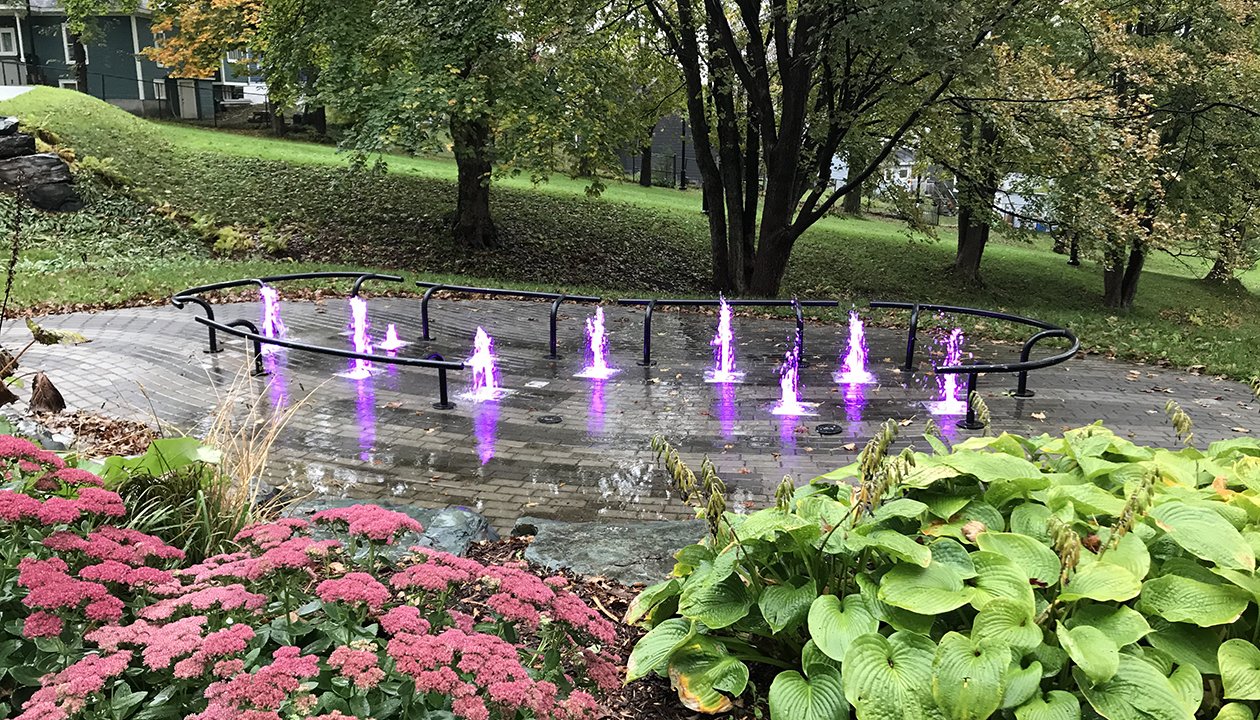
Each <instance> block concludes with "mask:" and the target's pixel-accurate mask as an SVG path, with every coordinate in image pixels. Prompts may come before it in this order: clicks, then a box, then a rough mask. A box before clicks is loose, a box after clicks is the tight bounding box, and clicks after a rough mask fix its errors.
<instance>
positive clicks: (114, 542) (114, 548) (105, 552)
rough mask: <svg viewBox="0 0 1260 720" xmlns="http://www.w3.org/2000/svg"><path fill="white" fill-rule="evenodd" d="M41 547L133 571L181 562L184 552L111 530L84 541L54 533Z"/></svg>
mask: <svg viewBox="0 0 1260 720" xmlns="http://www.w3.org/2000/svg"><path fill="white" fill-rule="evenodd" d="M89 490H92V488H85V489H84V490H82V491H81V492H80V497H82V494H83V493H85V492H88V491H89ZM102 492H107V491H102ZM53 499H55V498H53ZM44 546H45V547H47V548H49V549H50V550H56V551H57V552H60V553H67V552H79V553H83V554H84V555H86V556H87V557H90V558H95V559H97V560H113V561H114V562H119V563H123V564H125V565H132V566H135V567H139V566H141V565H144V564H146V563H147V562H148V561H149V560H151V559H152V560H183V559H184V551H183V550H180V549H178V548H173V547H171V546H170V545H167V544H166V543H165V542H162V540H161V538H157V537H154V536H152V535H146V534H145V533H142V532H140V531H138V530H131V529H128V528H117V527H110V526H106V527H102V528H98V529H96V530H93V531H92V532H91V533H89V534H88V536H87V537H86V538H83V537H80V536H78V535H75V534H74V533H72V532H57V533H53V534H52V535H49V536H48V537H47V538H45V539H44Z"/></svg>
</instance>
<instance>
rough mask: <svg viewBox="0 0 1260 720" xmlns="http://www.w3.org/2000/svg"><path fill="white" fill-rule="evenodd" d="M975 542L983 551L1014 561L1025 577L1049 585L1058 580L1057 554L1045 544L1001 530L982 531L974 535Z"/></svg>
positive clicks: (1059, 566)
mask: <svg viewBox="0 0 1260 720" xmlns="http://www.w3.org/2000/svg"><path fill="white" fill-rule="evenodd" d="M976 544H978V545H979V546H980V549H981V550H984V551H985V552H992V553H997V554H998V555H1003V556H1005V557H1007V558H1009V559H1010V560H1012V561H1013V562H1014V563H1015V566H1016V567H1018V568H1019V569H1020V570H1021V571H1022V572H1023V573H1024V575H1025V576H1026V577H1028V578H1030V579H1032V580H1036V581H1037V582H1038V583H1040V584H1041V585H1043V586H1046V587H1049V586H1051V585H1054V584H1055V583H1057V582H1059V571H1060V570H1061V569H1062V566H1061V565H1060V564H1059V556H1058V555H1055V554H1054V551H1053V550H1051V549H1050V548H1049V547H1047V546H1046V545H1044V544H1042V543H1040V542H1038V541H1037V540H1035V539H1033V538H1030V537H1028V536H1027V535H1018V534H1016V533H1003V532H983V533H980V534H979V535H978V536H976Z"/></svg>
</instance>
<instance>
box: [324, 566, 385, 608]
mask: <svg viewBox="0 0 1260 720" xmlns="http://www.w3.org/2000/svg"><path fill="white" fill-rule="evenodd" d="M315 594H316V595H318V596H319V599H320V600H323V601H324V602H338V601H340V602H344V603H349V604H351V605H366V606H368V608H370V609H372V610H377V609H380V607H381V606H382V605H384V604H385V603H386V602H387V601H388V600H389V588H387V587H385V586H384V585H382V584H381V583H380V581H378V580H377V579H376V578H374V577H372V576H371V575H369V574H368V573H364V572H352V573H347V574H345V575H343V576H342V577H339V578H336V579H333V580H325V581H323V582H321V583H320V584H319V586H318V587H316V588H315Z"/></svg>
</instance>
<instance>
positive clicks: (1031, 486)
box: [984, 473, 1058, 508]
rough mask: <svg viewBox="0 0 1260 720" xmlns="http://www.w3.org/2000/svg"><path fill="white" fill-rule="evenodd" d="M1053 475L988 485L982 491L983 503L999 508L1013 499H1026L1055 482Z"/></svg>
mask: <svg viewBox="0 0 1260 720" xmlns="http://www.w3.org/2000/svg"><path fill="white" fill-rule="evenodd" d="M1057 476H1058V474H1057V473H1056V474H1055V475H1049V474H1043V475H1038V476H1036V477H1023V478H1008V479H1004V480H999V481H997V482H995V483H992V484H990V485H989V487H988V489H987V490H985V491H984V501H985V502H987V503H989V504H990V505H992V506H993V507H996V508H1000V507H1002V506H1003V505H1005V504H1006V503H1008V502H1010V501H1012V500H1015V499H1026V498H1028V496H1029V495H1031V494H1032V493H1034V492H1036V491H1038V490H1045V489H1046V488H1048V487H1050V486H1051V485H1052V484H1054V482H1055V478H1056V477H1057Z"/></svg>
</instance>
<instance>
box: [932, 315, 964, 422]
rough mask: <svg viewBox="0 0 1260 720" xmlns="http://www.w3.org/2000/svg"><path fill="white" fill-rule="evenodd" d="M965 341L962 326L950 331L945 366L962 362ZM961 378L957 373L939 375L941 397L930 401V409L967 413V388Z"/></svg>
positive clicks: (938, 413)
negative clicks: (960, 381) (961, 382)
mask: <svg viewBox="0 0 1260 720" xmlns="http://www.w3.org/2000/svg"><path fill="white" fill-rule="evenodd" d="M965 341H966V338H964V337H963V331H962V328H954V329H953V330H951V331H950V333H949V335H948V336H946V338H945V360H944V365H945V366H950V365H958V364H959V363H960V362H962V349H963V343H964V342H965ZM959 380H960V377H959V375H958V374H957V373H948V374H944V375H939V376H937V380H936V382H937V385H938V386H939V387H940V399H938V400H936V401H935V402H931V403H928V409H929V410H931V411H932V413H933V414H936V415H966V414H967V389H966V386H965V385H962V384H960V383H959Z"/></svg>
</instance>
